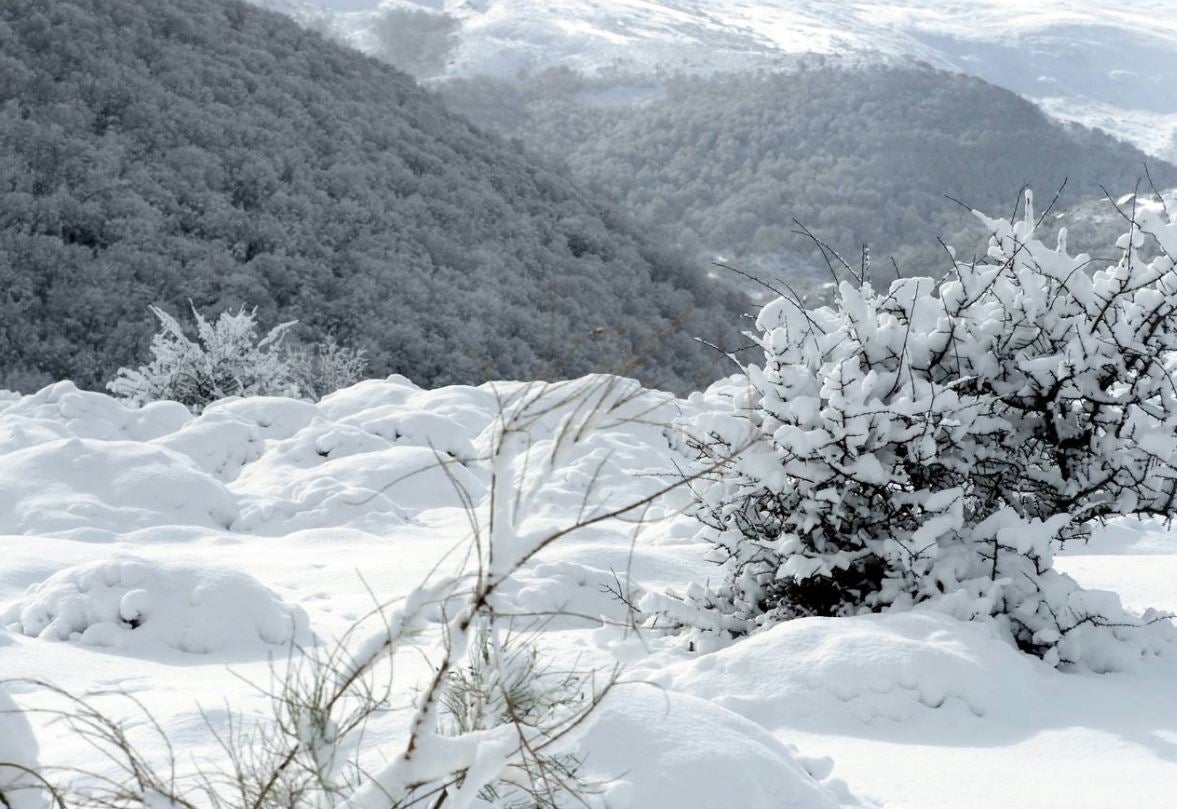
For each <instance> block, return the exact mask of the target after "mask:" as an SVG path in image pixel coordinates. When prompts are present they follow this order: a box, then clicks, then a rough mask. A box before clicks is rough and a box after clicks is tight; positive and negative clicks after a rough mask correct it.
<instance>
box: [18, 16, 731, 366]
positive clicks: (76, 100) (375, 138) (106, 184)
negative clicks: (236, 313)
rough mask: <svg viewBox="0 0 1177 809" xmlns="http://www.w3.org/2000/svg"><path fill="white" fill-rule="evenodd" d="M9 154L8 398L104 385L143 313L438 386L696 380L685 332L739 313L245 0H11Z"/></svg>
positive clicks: (545, 173) (576, 195)
mask: <svg viewBox="0 0 1177 809" xmlns="http://www.w3.org/2000/svg"><path fill="white" fill-rule="evenodd" d="M0 147H2V148H0V161H2V167H3V168H2V170H0V176H2V177H3V178H4V180H3V184H2V185H0V288H3V289H4V290H5V294H4V295H3V297H2V298H0V387H4V386H5V384H8V385H23V386H29V385H32V384H36V383H38V382H40V381H43V380H45V379H46V378H52V377H65V376H69V377H73V378H75V379H76V380H78V381H79V382H82V383H84V384H86V385H96V384H99V383H100V382H102V381H103V380H105V379H107V378H109V377H110V376H111V375H112V374H113V372H114V370H115V369H116V368H117V367H118V366H119V365H120V364H125V363H127V362H129V361H131V360H132V359H133V358H135V357H136V356H138V352H139V351H140V350H141V349H142V347H143V345H144V344H145V341H146V337H147V336H148V335H149V334H150V332H151V330H152V328H153V324H152V322H151V320H152V318H151V315H150V314H149V313H148V311H147V305H148V304H150V303H152V302H164V303H165V304H167V305H168V306H169V307H171V308H173V310H175V309H180V308H182V307H184V306H186V305H187V301H188V300H189V299H191V300H192V301H193V303H195V304H196V305H197V306H198V307H201V308H203V309H219V308H224V307H228V306H238V305H242V304H249V305H257V306H259V308H260V309H259V316H260V319H261V320H262V321H263V322H274V321H276V320H279V319H287V318H299V319H301V320H302V321H303V335H304V336H305V337H307V338H308V339H315V338H317V337H319V336H321V335H323V334H325V333H329V332H330V333H335V334H337V335H338V336H339V337H340V339H341V340H342V341H344V342H350V343H353V344H357V345H360V346H363V347H365V348H367V349H368V350H369V353H370V355H371V357H372V359H373V367H372V369H371V370H372V371H373V372H375V373H387V372H392V371H397V372H403V373H406V374H408V375H410V376H412V377H413V378H415V379H418V380H421V381H423V382H427V381H435V382H471V381H477V380H481V379H485V378H487V377H492V378H493V377H525V378H531V377H535V376H558V375H567V374H577V373H582V372H584V371H587V370H590V369H600V370H609V369H613V368H617V367H618V365H619V364H620V363H623V362H624V361H625V359H626V358H627V357H629V356H630V355H632V354H635V353H649V354H656V355H657V356H658V362H657V364H651V363H647V364H646V365H645V366H643V368H641V369H639V371H640V373H641V375H642V376H643V377H644V378H645V379H646V380H647V381H649V382H650V383H651V384H660V385H665V386H671V387H676V388H680V389H681V388H682V387H684V386H686V385H687V384H688V380H689V381H691V382H693V381H694V380H695V379H696V378H697V377H703V378H706V374H707V373H708V371H707V368H706V366H707V365H708V362H705V361H704V359H703V356H704V355H703V354H702V350H701V349H698V348H696V347H695V346H694V345H693V344H692V343H690V342H689V340H688V338H687V336H686V335H704V334H707V335H708V336H709V332H710V330H711V329H715V328H719V327H720V325H721V324H722V326H723V327H727V326H728V325H729V324H730V322H731V312H730V309H726V308H725V305H724V304H723V302H722V301H711V302H708V303H703V304H701V303H700V301H701V300H702V299H703V298H704V297H705V296H712V297H714V296H715V292H714V291H713V290H708V289H705V288H704V287H703V286H702V284H703V283H704V282H703V281H701V280H700V279H699V278H698V277H696V276H694V275H692V274H691V273H689V272H687V271H685V270H684V269H683V265H682V264H681V263H678V262H677V261H676V260H675V259H674V258H673V257H665V256H662V255H659V254H658V251H656V250H655V249H653V248H651V247H650V246H649V244H648V243H646V242H645V241H643V240H642V239H641V238H639V237H638V236H636V235H634V233H633V232H632V230H630V229H629V227H628V226H627V225H625V224H624V223H623V222H622V221H621V219H620V217H618V216H617V215H615V214H613V213H612V212H610V211H609V210H608V209H607V208H605V207H603V206H601V205H600V204H598V203H597V202H595V201H594V200H593V199H592V198H590V197H589V196H586V195H585V194H584V193H582V192H581V191H580V190H578V189H577V187H576V186H575V185H574V184H573V183H572V182H571V181H569V180H568V179H567V178H566V177H565V176H564V175H562V174H560V173H558V172H554V171H551V170H548V169H545V168H542V167H537V166H535V165H533V163H532V161H531V160H530V159H529V157H528V156H527V155H525V154H523V153H521V152H520V151H519V150H518V149H516V148H515V147H512V146H510V145H509V144H505V143H503V142H502V141H500V140H499V139H497V138H495V137H493V136H490V135H487V134H484V133H482V132H480V131H478V130H477V129H475V128H474V127H473V126H472V125H470V124H469V123H468V122H467V121H465V120H464V119H462V118H460V117H458V116H455V115H453V114H451V113H449V112H447V111H446V110H445V109H444V108H443V106H442V105H441V104H440V102H438V101H437V100H436V99H435V98H434V97H433V96H431V95H429V94H428V93H426V92H424V91H422V90H421V89H419V88H418V87H416V86H415V85H414V84H413V82H412V81H411V80H410V79H409V78H408V77H406V76H404V75H403V74H401V73H398V72H396V71H395V70H393V69H391V68H389V67H387V66H385V65H382V64H379V63H377V62H375V61H373V60H371V59H369V58H367V57H364V56H362V55H360V54H358V53H355V52H354V51H350V50H348V49H345V48H342V47H340V46H337V45H334V44H331V43H329V42H327V41H326V40H324V39H323V38H322V37H320V36H318V35H317V34H313V33H309V32H307V31H304V30H302V29H301V28H299V27H298V26H297V25H295V24H294V23H293V22H291V21H290V20H288V19H286V18H284V17H282V16H280V15H277V14H273V13H270V12H265V11H262V10H259V9H257V8H254V7H252V6H249V5H246V4H243V3H238V2H234V1H233V0H12V2H7V3H5V4H3V5H2V6H0ZM665 334H675V335H678V334H682V335H684V336H683V337H682V338H681V341H680V342H678V343H674V344H672V345H664V344H661V343H659V339H660V338H659V336H658V335H665Z"/></svg>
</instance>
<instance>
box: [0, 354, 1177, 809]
mask: <svg viewBox="0 0 1177 809" xmlns="http://www.w3.org/2000/svg"><path fill="white" fill-rule="evenodd" d="M601 384H602V379H601V378H597V379H589V380H586V381H581V382H579V383H569V384H568V385H566V386H565V387H564V388H563V390H572V391H575V390H576V386H577V385H580V386H588V387H593V386H598V387H599V386H600V385H601ZM607 387H608V390H609V391H610V393H609V398H608V402H607V403H606V404H607V406H605V407H602V408H599V411H598V413H597V414H596V417H595V418H594V421H593V425H592V427H593V429H591V430H586V431H585V432H584V434H583V435H582V436H580V437H579V440H578V441H576V442H575V445H574V447H573V449H572V450H571V451H568V452H565V453H562V454H561V456H560V457H559V459H558V463H555V464H552V465H550V466H545V467H543V468H542V469H540V470H539V471H538V472H537V471H535V470H534V469H533V470H532V472H531V474H534V475H538V478H537V479H536V480H537V481H538V485H540V486H541V488H540V494H539V496H538V497H537V498H536V499H535V501H534V503H533V504H532V507H531V508H530V510H529V513H528V514H527V515H526V516H527V519H528V520H530V521H532V524H535V525H540V526H544V525H550V526H553V527H558V526H561V525H567V524H570V523H571V522H573V521H575V520H576V519H577V516H578V514H579V513H581V510H582V508H584V507H586V506H585V492H587V491H590V490H591V491H593V492H595V498H593V499H592V502H591V503H589V504H588V505H587V507H588V508H601V509H603V508H608V506H609V505H610V504H616V503H619V502H624V501H628V500H629V499H632V498H635V497H641V496H643V495H645V494H649V493H653V492H656V491H658V490H659V489H660V488H661V487H662V486H663V485H664V482H665V480H666V479H667V478H666V477H665V475H667V474H671V473H673V472H674V471H675V469H676V467H681V466H684V465H686V464H688V463H689V458H688V457H687V456H685V455H682V454H679V451H678V450H677V449H676V448H675V447H676V444H677V442H676V441H675V438H674V433H673V430H672V429H671V425H673V424H674V423H675V422H676V421H677V420H679V419H681V418H682V417H683V416H684V415H689V414H690V413H691V412H693V411H695V410H697V409H698V408H703V407H709V406H711V405H710V404H709V399H708V396H707V395H706V394H698V395H696V396H694V397H692V399H691V400H689V401H681V400H674V399H670V398H668V397H665V396H663V395H661V394H656V393H653V392H646V391H640V390H639V389H637V388H636V385H633V384H631V383H622V382H614V383H610V384H609V385H608V386H607ZM523 390H524V386H522V385H521V384H520V383H502V384H498V385H484V386H482V387H479V388H469V387H451V388H444V389H440V390H434V391H428V390H421V389H418V388H416V387H415V386H413V385H412V384H410V383H409V382H408V381H406V380H404V379H403V378H399V377H393V378H390V379H388V380H378V381H368V382H363V383H361V384H358V385H356V386H354V387H351V388H348V389H346V390H343V391H340V392H338V393H335V394H333V395H331V396H329V397H327V398H326V399H324V400H323V401H322V402H321V403H319V404H317V405H314V404H309V403H306V402H299V401H294V400H286V399H276V398H257V399H241V400H228V401H225V402H221V403H218V404H216V405H214V406H211V407H209V408H207V409H206V410H205V411H204V412H203V413H202V414H201V415H200V416H199V417H194V416H192V415H191V414H189V413H188V411H187V410H185V409H184V408H183V407H181V406H180V405H176V404H170V403H156V404H152V405H149V406H147V407H144V408H142V409H138V410H134V409H128V408H126V407H124V406H123V405H122V404H120V403H118V402H117V401H115V400H113V399H111V398H109V397H107V396H104V395H100V394H97V393H90V392H83V391H79V390H77V389H76V388H75V387H74V386H73V385H71V384H70V383H68V382H63V383H59V384H56V385H53V386H51V387H48V388H46V389H44V390H42V391H40V392H39V393H36V394H33V395H29V396H25V397H16V396H9V397H8V398H6V399H2V400H0V455H2V456H3V458H4V461H3V463H2V464H0V534H4V535H5V536H4V539H3V541H4V543H5V544H4V548H5V554H4V565H3V566H2V568H0V619H2V620H0V625H2V626H4V627H6V629H0V672H3V676H4V677H5V678H7V679H21V678H29V679H37V680H45V681H49V682H52V683H54V684H56V685H60V686H63V687H65V688H68V689H70V690H72V691H87V690H118V691H123V692H126V693H128V694H130V695H132V696H134V697H135V698H137V699H138V700H140V701H141V702H142V703H143V704H144V705H145V706H146V707H147V708H149V709H150V711H151V712H152V713H153V715H154V716H155V717H156V718H157V719H158V720H159V721H160V723H161V724H162V726H163V727H164V728H165V729H166V731H167V733H168V735H169V737H170V738H171V740H172V742H173V744H174V745H175V746H176V748H177V750H179V751H181V754H180V757H179V758H180V761H181V764H183V763H184V762H190V761H193V760H199V759H201V758H202V757H213V756H215V755H216V754H217V747H216V744H215V739H214V737H213V733H212V730H223V729H224V723H225V721H226V706H227V705H231V706H233V708H234V709H236V710H238V711H241V712H243V713H244V714H245V715H246V716H248V715H250V714H261V713H263V712H264V711H265V710H266V708H267V704H268V701H267V699H266V697H265V696H264V695H262V694H260V693H259V692H258V691H257V690H256V689H255V688H254V687H253V686H251V685H250V681H252V682H255V683H263V684H264V683H265V682H267V681H268V679H269V677H270V670H271V662H270V661H271V660H277V661H282V660H283V659H285V657H286V655H287V653H288V649H289V647H290V644H291V642H296V643H298V644H300V645H304V646H305V645H315V644H317V645H319V646H325V645H329V644H330V643H331V642H332V641H333V640H334V639H336V638H338V637H340V636H341V634H342V633H344V632H345V631H346V630H347V629H348V628H349V627H350V626H352V625H353V624H354V623H355V622H356V621H357V620H359V619H361V618H362V617H363V616H364V615H365V614H367V613H369V611H370V610H371V608H372V606H373V603H374V599H376V600H379V601H384V600H391V599H394V598H395V597H396V596H398V595H403V594H405V593H407V592H409V591H410V590H412V589H413V588H415V587H417V586H418V585H419V584H421V583H422V582H423V581H424V580H426V579H427V578H428V577H430V576H431V575H434V574H436V571H442V570H445V569H446V568H447V566H452V565H454V564H457V563H456V562H455V561H454V560H455V559H456V558H458V557H459V556H460V555H461V554H460V550H461V548H462V547H463V546H464V543H465V542H466V540H467V537H468V535H469V528H468V523H467V513H466V512H465V511H464V510H463V509H462V508H460V507H459V506H460V503H459V501H458V498H457V496H456V494H455V488H454V484H455V483H457V484H459V485H460V486H461V488H463V489H464V490H465V491H466V492H468V493H469V494H470V496H471V498H472V500H474V501H475V502H476V503H477V502H480V500H481V498H484V497H485V494H486V492H487V490H488V486H489V475H490V469H488V468H487V465H486V464H485V463H483V462H481V461H480V460H479V459H480V458H481V457H485V455H486V450H487V442H488V440H489V436H490V435H491V434H492V433H493V431H494V423H495V420H496V414H497V413H498V412H499V407H500V404H501V402H502V401H503V400H504V399H511V397H514V396H518V395H520V392H521V391H523ZM575 401H576V399H575V397H572V398H570V399H569V403H568V404H565V405H562V406H558V407H555V408H553V410H552V412H550V413H547V414H545V415H543V417H541V418H538V419H536V421H535V423H534V425H533V427H532V435H531V439H532V442H533V445H534V446H535V447H536V448H537V454H538V452H539V449H542V447H543V446H544V445H545V444H551V442H552V441H553V440H554V437H555V435H556V433H557V432H558V430H559V429H560V428H561V425H562V424H567V423H568V422H567V420H566V418H565V417H566V416H567V415H568V411H570V410H571V409H573V408H575V407H576V406H577V405H576V404H574V402H575ZM439 458H444V459H447V461H446V463H445V465H444V466H442V465H439V462H438V459H439ZM687 502H688V498H687V496H686V495H685V493H684V492H682V491H681V490H678V491H674V492H671V493H670V494H667V495H665V496H662V497H659V498H658V499H656V500H655V501H654V503H653V504H652V505H651V507H650V509H649V511H648V512H647V513H646V518H647V521H646V522H645V523H644V524H642V525H640V526H637V527H636V528H635V526H634V525H633V524H632V523H630V522H622V521H619V520H612V521H607V522H603V523H600V524H597V525H594V526H591V527H589V528H585V529H583V530H579V531H576V532H573V533H572V534H570V535H569V536H567V537H565V538H563V539H562V540H560V541H559V542H557V543H555V544H553V545H552V546H550V547H549V548H548V549H547V550H545V551H544V552H543V553H542V554H541V555H540V557H538V558H536V559H535V560H533V561H532V562H531V563H529V564H528V566H527V567H526V568H525V569H524V570H523V571H522V572H521V573H520V574H519V575H518V576H517V577H516V579H515V581H514V582H513V583H512V585H511V586H510V587H509V588H508V591H507V593H506V596H505V599H504V600H505V601H506V602H509V603H510V605H511V606H512V607H513V608H514V609H516V610H517V611H518V612H520V613H545V612H550V611H557V610H558V611H563V612H566V613H574V614H575V616H583V617H575V616H573V615H566V616H563V617H560V618H558V619H555V620H552V621H551V622H549V623H547V624H546V625H545V627H544V629H543V631H542V632H541V633H540V634H541V636H542V637H541V643H542V644H543V647H544V650H545V654H546V655H550V656H551V659H553V660H561V661H563V660H568V661H573V660H575V661H599V662H600V663H601V664H602V665H603V664H605V663H606V661H608V660H609V659H611V656H612V657H617V658H618V659H620V660H623V661H624V662H625V664H626V671H625V679H626V680H627V681H630V682H631V683H632V684H629V685H624V686H621V687H620V688H618V689H617V690H616V691H615V692H614V693H613V694H611V695H610V696H609V697H608V698H607V700H606V702H605V705H604V709H603V711H602V712H601V713H600V714H599V717H598V718H597V720H596V722H595V724H593V725H592V726H591V727H590V728H589V729H588V730H587V732H586V735H585V736H584V738H583V739H581V741H580V751H581V754H582V755H583V758H584V762H585V765H584V766H585V768H586V769H587V771H588V772H589V773H590V774H591V775H592V776H593V777H594V778H598V779H600V780H602V781H606V782H608V783H607V786H606V787H605V792H604V794H603V795H602V800H603V801H604V802H605V805H607V806H609V807H611V809H626V807H628V808H629V809H782V808H783V807H798V808H799V809H817V808H818V807H835V806H839V805H842V806H853V805H863V806H874V805H880V806H886V807H890V808H891V809H974V808H975V809H990V808H991V807H1001V808H1002V809H1053V808H1054V807H1057V808H1058V809H1165V808H1166V807H1173V806H1175V805H1177V700H1174V699H1173V694H1174V693H1175V689H1177V660H1173V659H1169V660H1165V659H1161V660H1158V661H1153V662H1149V663H1147V664H1142V665H1141V667H1140V668H1139V669H1138V670H1136V671H1132V672H1127V673H1119V674H1108V675H1095V674H1090V673H1061V672H1059V671H1056V670H1054V669H1052V668H1049V667H1047V666H1046V665H1045V664H1043V663H1042V662H1041V661H1039V660H1037V659H1034V658H1031V657H1029V656H1026V655H1024V654H1022V653H1020V652H1019V651H1017V650H1016V649H1015V648H1013V647H1012V646H1011V645H1009V644H1008V643H1007V642H1006V641H1004V640H1003V639H1001V638H1000V637H998V636H997V635H996V634H995V633H994V632H993V631H991V630H990V629H989V628H988V626H987V625H984V624H965V623H960V622H957V621H955V620H953V619H950V618H948V617H945V616H942V615H934V614H925V613H920V612H918V611H917V612H909V613H905V614H894V615H875V616H867V617H861V618H846V619H803V620H797V621H793V622H790V623H786V624H783V625H780V626H778V627H776V628H775V629H772V630H769V631H767V632H764V633H762V634H759V635H756V636H753V637H752V638H750V639H747V640H743V641H740V642H737V643H734V644H732V645H730V646H727V647H726V648H722V649H718V650H714V651H708V652H706V653H700V652H691V651H688V650H687V649H686V648H684V644H683V643H682V642H681V641H680V640H678V639H676V638H675V637H665V636H658V635H656V634H652V633H646V634H645V635H644V636H643V637H640V638H639V637H634V636H627V635H625V633H623V632H622V630H621V629H619V628H609V629H602V628H601V627H600V626H599V625H598V624H596V623H594V622H593V621H592V620H590V619H591V618H594V617H597V616H605V617H606V618H608V619H611V620H617V621H621V620H624V618H625V607H624V605H623V604H622V603H621V602H620V601H619V600H618V599H616V598H615V597H614V596H613V595H612V594H610V593H609V592H608V588H610V587H616V586H617V585H618V584H619V583H623V584H622V586H623V587H624V588H625V589H626V590H629V591H631V592H643V591H644V592H653V593H657V592H664V591H666V590H667V589H669V590H673V591H676V592H682V591H684V590H685V589H686V587H687V585H688V584H689V583H690V582H703V581H706V580H707V579H708V578H709V577H711V576H713V575H715V568H714V567H713V566H712V565H711V564H710V563H708V562H707V561H706V560H705V554H706V551H707V547H706V546H704V545H703V544H701V541H700V540H698V539H697V538H696V535H697V533H698V530H697V526H696V524H695V523H694V521H693V519H692V518H690V517H689V516H685V515H683V514H682V513H681V512H682V509H683V508H684V507H685V506H686V504H687ZM455 549H457V550H458V551H459V553H456V554H455V553H454V551H455ZM1060 567H1062V568H1063V569H1064V570H1065V571H1067V572H1069V573H1071V574H1072V575H1074V576H1075V577H1076V578H1077V579H1078V580H1079V581H1080V582H1081V583H1082V584H1084V585H1085V586H1088V587H1094V588H1101V589H1109V590H1115V591H1118V592H1119V593H1120V594H1121V595H1122V596H1123V598H1124V600H1125V602H1126V603H1127V604H1128V605H1129V606H1131V607H1134V608H1144V607H1150V606H1151V607H1158V608H1164V609H1170V610H1177V587H1175V586H1174V583H1175V582H1177V536H1174V535H1173V533H1171V532H1169V531H1168V530H1167V529H1166V528H1165V527H1164V526H1162V525H1159V524H1156V525H1154V524H1147V525H1141V524H1117V525H1114V526H1111V527H1110V528H1108V529H1106V530H1104V531H1103V532H1101V533H1100V534H1099V535H1098V536H1097V537H1096V539H1095V540H1094V541H1093V542H1092V543H1091V544H1090V545H1089V546H1087V547H1086V548H1083V549H1082V550H1081V551H1075V552H1071V553H1069V554H1067V555H1065V556H1064V558H1063V559H1062V561H1061V562H1060ZM433 640H434V639H433V638H432V637H431V636H430V634H429V633H428V632H426V633H425V634H424V635H423V636H421V638H420V639H419V641H418V643H419V644H420V645H421V647H422V649H425V648H427V647H428V646H429V645H430V644H431V643H432V642H433ZM582 664H583V663H582ZM275 665H280V662H279V663H277V664H275ZM398 665H400V666H401V671H400V676H399V677H398V683H403V684H404V685H403V689H404V691H403V693H398V694H397V695H395V701H396V702H397V704H402V705H407V704H408V702H409V701H410V699H411V697H412V693H413V692H412V686H413V685H414V683H416V682H418V681H419V680H420V678H422V677H424V676H425V675H426V674H427V673H428V672H427V669H426V667H425V665H424V663H422V657H421V656H420V655H416V654H413V653H411V650H406V651H405V652H403V653H402V654H401V656H400V658H398ZM8 690H9V692H10V694H11V696H12V698H13V699H14V700H15V701H16V702H17V703H18V704H19V705H20V706H21V707H22V708H27V709H35V708H38V707H42V706H45V705H48V704H49V702H50V698H49V696H48V695H47V694H46V693H45V691H44V689H41V688H37V687H33V686H31V685H27V684H26V685H22V684H11V685H9V686H8ZM101 704H102V705H103V706H104V707H106V708H107V709H108V710H110V711H111V712H114V713H120V712H122V714H125V715H127V716H131V715H133V714H134V711H133V707H132V706H130V705H129V704H128V703H127V702H126V701H125V700H122V699H121V698H118V697H114V696H111V697H102V698H101ZM30 718H31V722H32V724H33V725H34V726H35V730H36V733H37V736H38V738H39V742H40V744H39V746H40V758H41V762H42V764H49V765H53V764H74V765H77V764H78V763H79V762H82V761H88V759H87V757H88V756H92V754H91V753H89V752H88V751H87V749H86V748H85V746H84V745H83V744H82V743H81V742H80V741H79V740H78V739H77V738H76V737H73V736H72V735H70V734H68V733H66V732H64V729H63V728H62V727H61V725H59V724H54V723H52V722H50V721H49V719H48V717H46V716H44V715H41V714H36V713H33V714H32V715H31V717H30ZM403 725H404V714H403V711H395V710H394V711H392V712H390V713H389V714H387V715H382V716H380V717H378V718H377V719H376V720H375V721H374V722H373V725H372V727H371V729H370V731H369V733H368V737H367V742H366V744H365V753H364V755H365V756H368V757H370V758H371V760H372V763H373V764H378V763H380V760H381V756H382V755H387V752H386V751H388V750H392V749H395V743H396V742H397V741H398V740H403V735H404V727H403ZM139 732H142V733H143V734H147V729H146V728H143V727H140V728H139ZM144 738H148V736H147V735H144ZM14 741H15V737H9V738H0V753H4V754H9V755H11V754H12V751H10V750H7V749H5V745H6V744H9V743H13V742H14ZM19 752H24V753H26V754H27V753H28V749H27V746H26V747H25V748H23V750H22V751H18V753H19ZM88 766H95V767H100V766H101V764H100V763H99V764H95V763H93V762H88Z"/></svg>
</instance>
